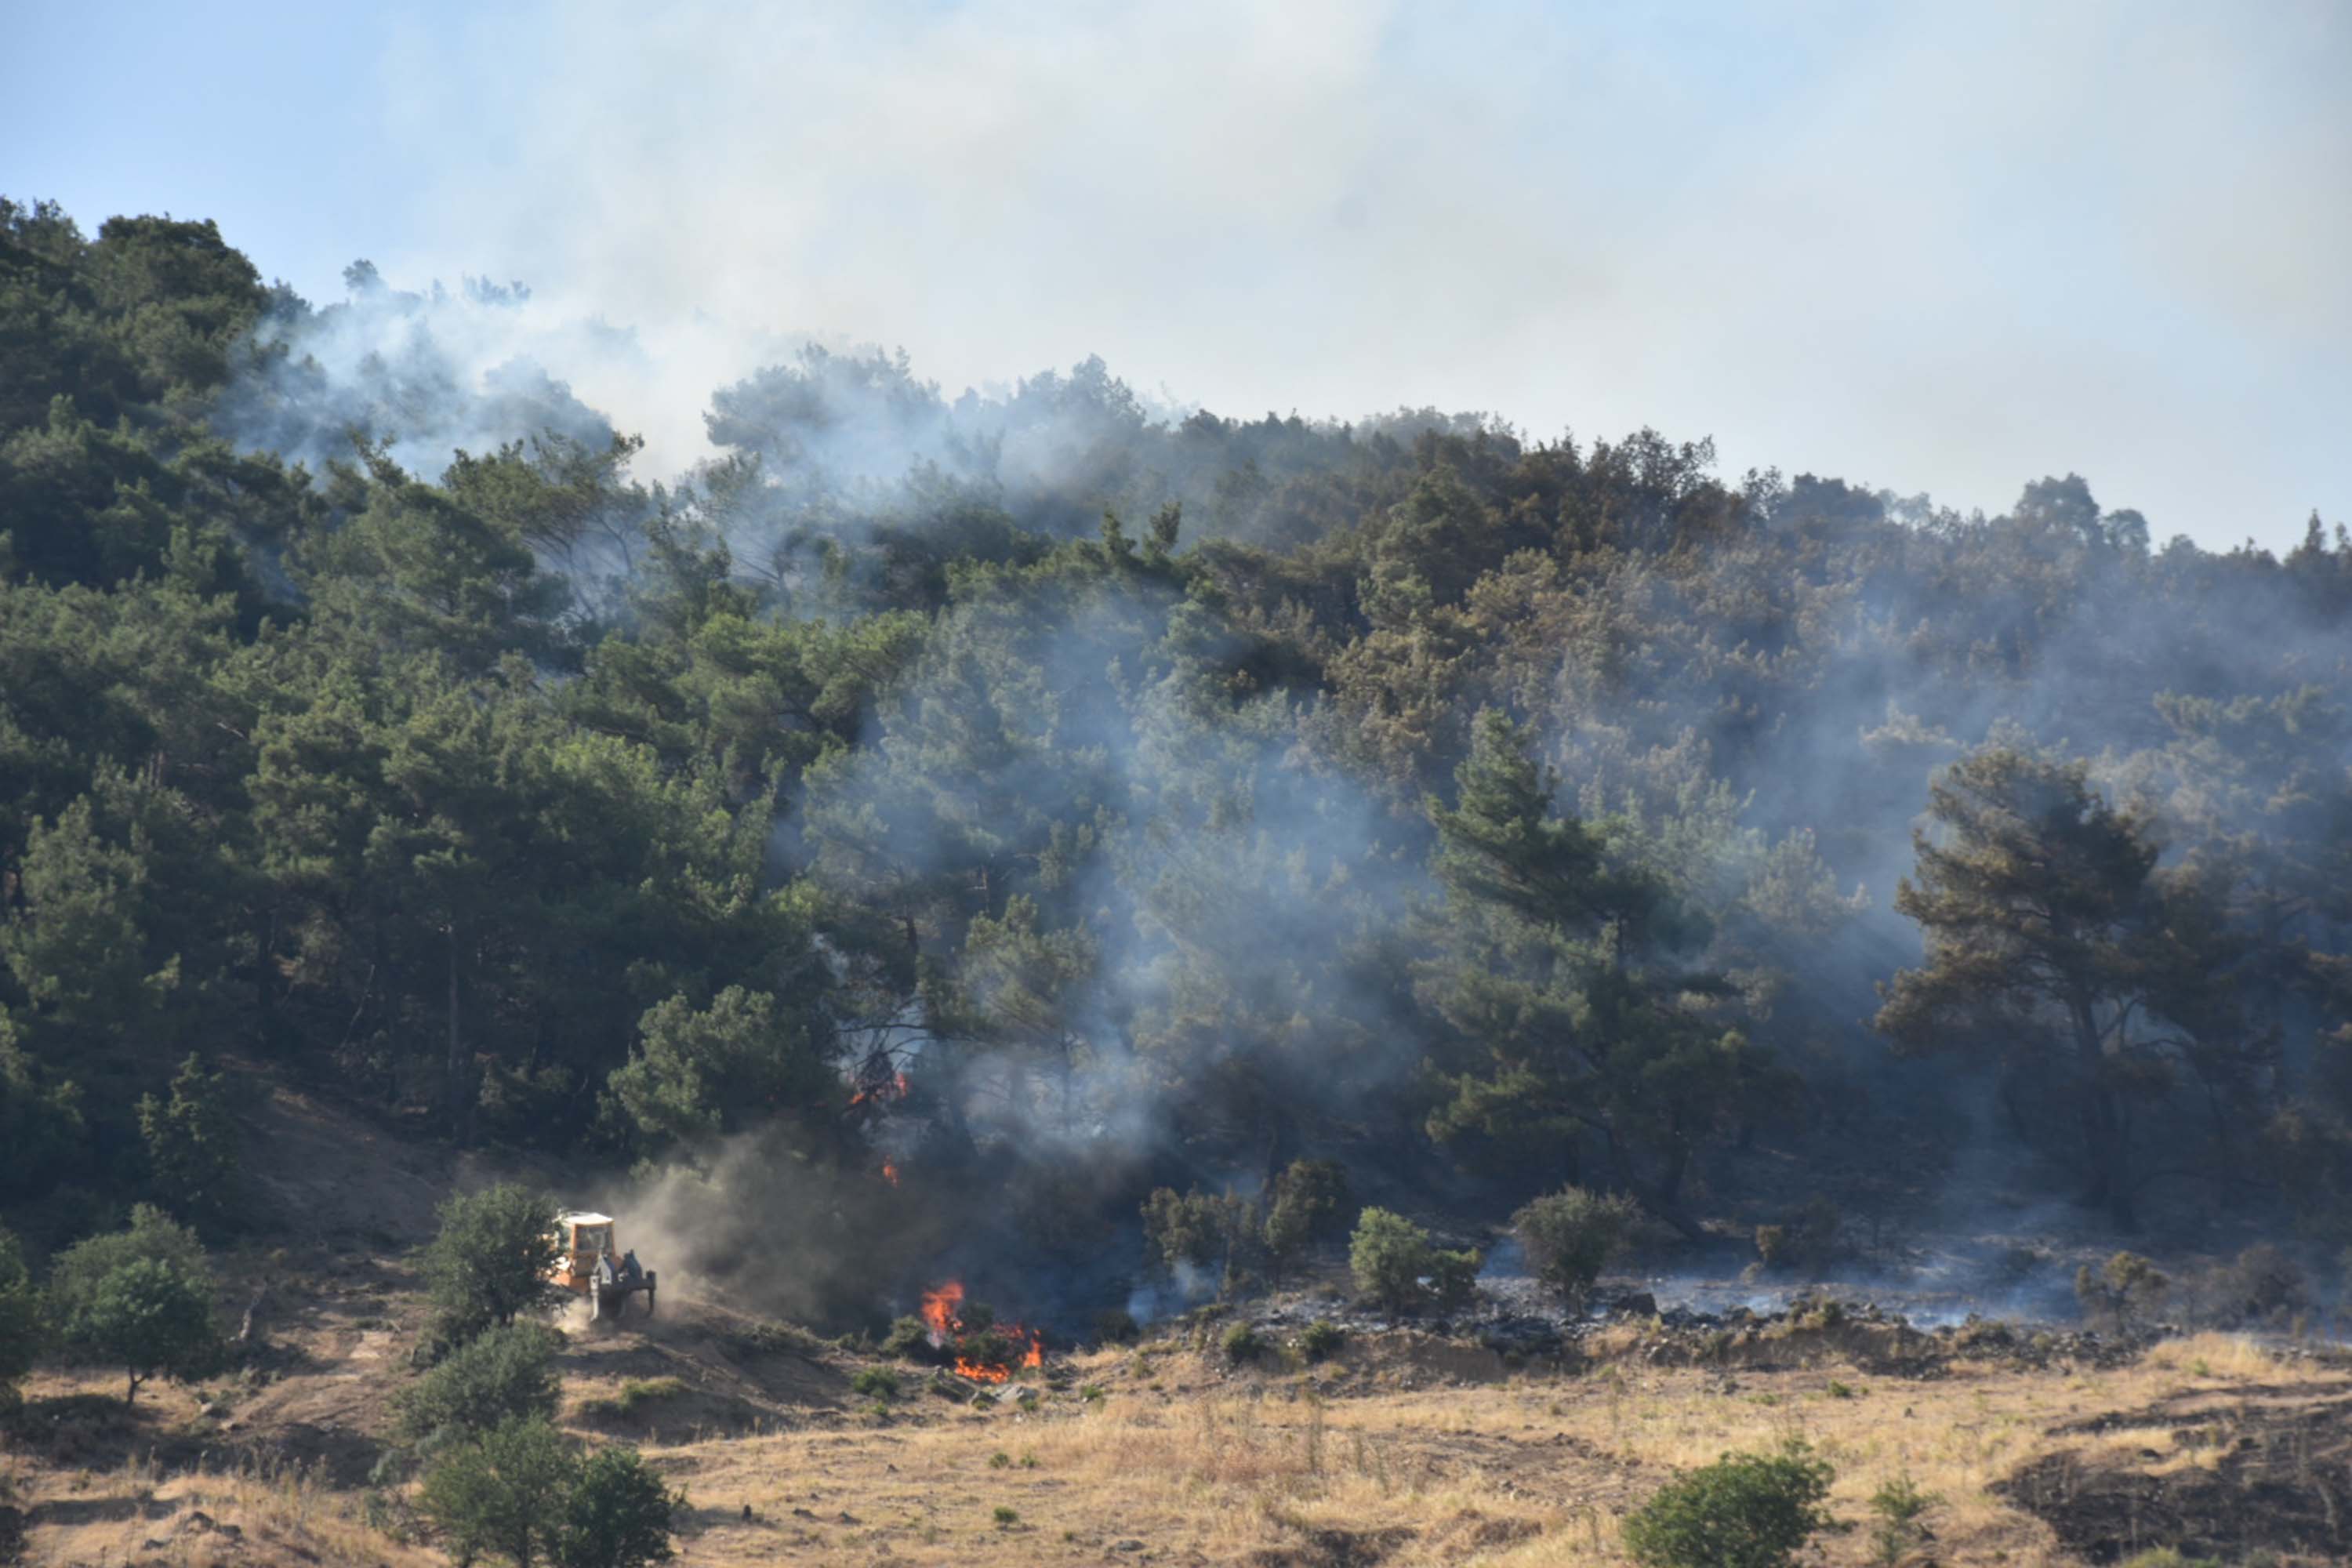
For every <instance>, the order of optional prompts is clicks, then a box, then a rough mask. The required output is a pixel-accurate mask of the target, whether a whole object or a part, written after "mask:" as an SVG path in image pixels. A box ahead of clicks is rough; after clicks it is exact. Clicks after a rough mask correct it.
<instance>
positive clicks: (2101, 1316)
mask: <svg viewBox="0 0 2352 1568" xmlns="http://www.w3.org/2000/svg"><path fill="white" fill-rule="evenodd" d="M2171 1290H2172V1281H2171V1280H2170V1279H2167V1278H2166V1277H2165V1275H2164V1273H2163V1272H2162V1271H2161V1270H2160V1269H2158V1268H2157V1266H2156V1265H2155V1264H2153V1263H2151V1262H2149V1261H2148V1260H2147V1258H2142V1257H2141V1256H2140V1255H2139V1254H2138V1253H2137V1252H2118V1253H2116V1255H2115V1256H2114V1257H2112V1258H2108V1259H2107V1260H2106V1262H2105V1264H2104V1265H2102V1266H2101V1267H2099V1268H2092V1267H2091V1266H2090V1265H2089V1264H2087V1263H2086V1264H2084V1265H2083V1267H2082V1268H2078V1269H2076V1270H2075V1271H2074V1297H2075V1300H2078V1301H2080V1302H2081V1303H2082V1304H2083V1312H2084V1316H2085V1317H2087V1318H2089V1319H2090V1320H2091V1321H2093V1322H2095V1323H2099V1324H2103V1325H2108V1326H2112V1327H2114V1328H2115V1329H2116V1330H2118V1331H2126V1332H2128V1331H2130V1330H2131V1328H2132V1327H2133V1325H2134V1324H2135V1323H2138V1322H2144V1321H2147V1319H2148V1318H2149V1317H2151V1316H2153V1315H2154V1314H2155V1312H2156V1311H2157V1310H2158V1309H2159V1308H2161V1307H2162V1306H2163V1304H2164V1300H2165V1298H2166V1297H2167V1296H2168V1295H2169V1294H2170V1293H2171Z"/></svg>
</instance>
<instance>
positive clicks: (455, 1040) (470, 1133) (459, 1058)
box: [448, 915, 475, 1148]
mask: <svg viewBox="0 0 2352 1568" xmlns="http://www.w3.org/2000/svg"><path fill="white" fill-rule="evenodd" d="M448 935H449V1110H450V1112H451V1115H452V1117H453V1118H454V1120H455V1122H456V1127H455V1131H456V1133H457V1143H458V1146H459V1147H460V1148H467V1147H470V1146H471V1145H472V1143H473V1142H474V1108H473V1100H474V1099H475V1097H474V1096H473V1095H471V1094H469V1093H467V1087H468V1086H467V1081H466V1079H467V1073H466V1058H465V1049H466V1047H465V1040H464V1037H463V1035H462V1033H461V1032H460V1030H459V1028H458V1026H457V917H456V916H455V915H452V916H450V917H449V926H448Z"/></svg>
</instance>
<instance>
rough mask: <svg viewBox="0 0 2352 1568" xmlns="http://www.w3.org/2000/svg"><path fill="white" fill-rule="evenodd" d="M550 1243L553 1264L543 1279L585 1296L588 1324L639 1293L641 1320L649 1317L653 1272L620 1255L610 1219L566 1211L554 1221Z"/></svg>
mask: <svg viewBox="0 0 2352 1568" xmlns="http://www.w3.org/2000/svg"><path fill="white" fill-rule="evenodd" d="M554 1240H555V1262H554V1264H553V1266H552V1267H551V1268H549V1270H548V1279H549V1281H550V1282H551V1283H552V1284H555V1285H558V1286H561V1287H562V1289H566V1290H569V1291H571V1292H572V1293H573V1294H574V1295H579V1296H585V1297H587V1298H588V1306H589V1316H590V1317H591V1318H592V1319H599V1320H601V1319H603V1318H604V1317H605V1316H606V1315H607V1314H615V1315H617V1314H618V1312H619V1311H620V1310H621V1308H622V1307H623V1306H624V1305H625V1303H626V1302H627V1300H628V1299H629V1298H630V1297H631V1296H633V1295H635V1294H636V1293H638V1292H639V1291H643V1292H644V1293H645V1298H646V1316H648V1317H650V1316H652V1315H653V1310H654V1287H655V1283H656V1279H655V1275H654V1271H653V1270H652V1269H650V1268H641V1267H639V1266H638V1263H637V1257H636V1254H635V1253H634V1252H623V1251H622V1250H621V1247H620V1242H619V1240H618V1239H617V1237H615V1235H614V1225H613V1216H612V1215H607V1214H591V1213H589V1212H587V1211H586V1210H584V1209H568V1210H566V1211H565V1212H564V1213H562V1214H560V1215H557V1216H556V1218H555V1237H554Z"/></svg>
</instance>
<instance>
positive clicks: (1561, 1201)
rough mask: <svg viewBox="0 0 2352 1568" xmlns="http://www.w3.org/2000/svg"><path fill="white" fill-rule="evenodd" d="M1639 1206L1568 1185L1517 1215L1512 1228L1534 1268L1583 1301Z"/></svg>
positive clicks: (1575, 1303)
mask: <svg viewBox="0 0 2352 1568" xmlns="http://www.w3.org/2000/svg"><path fill="white" fill-rule="evenodd" d="M1638 1212H1639V1211H1638V1210H1636V1209H1635V1207H1634V1205H1633V1203H1632V1202H1631V1200H1629V1199H1626V1198H1622V1197H1618V1196H1616V1195H1614V1194H1601V1193H1590V1192H1587V1191H1585V1190H1584V1189H1583V1188H1582V1187H1563V1188H1561V1189H1560V1190H1559V1192H1557V1193H1554V1194H1551V1195H1549V1197H1540V1198H1538V1199H1536V1200H1535V1201H1534V1202H1533V1203H1531V1204H1529V1205H1527V1206H1526V1207H1525V1208H1522V1209H1521V1210H1519V1212H1518V1213H1517V1214H1515V1215H1512V1216H1511V1233H1512V1234H1513V1235H1514V1236H1516V1237H1518V1240H1519V1245H1520V1246H1521V1247H1524V1248H1526V1249H1527V1255H1528V1270H1529V1272H1531V1273H1533V1274H1534V1276H1535V1277H1536V1278H1537V1279H1539V1280H1541V1281H1542V1282H1543V1283H1544V1284H1545V1285H1546V1286H1547V1287H1549V1289H1551V1291H1552V1292H1553V1294H1555V1295H1557V1296H1558V1297H1559V1299H1560V1300H1561V1301H1563V1302H1565V1303H1566V1304H1567V1305H1569V1306H1570V1307H1580V1306H1582V1305H1583V1304H1584V1300H1585V1298H1586V1297H1587V1296H1589V1295H1591V1292H1592V1287H1593V1284H1594V1282H1595V1281H1597V1280H1598V1279H1600V1278H1601V1269H1603V1268H1607V1267H1608V1265H1609V1259H1610V1258H1612V1256H1613V1255H1614V1254H1615V1253H1616V1251H1617V1249H1618V1247H1621V1246H1622V1245H1623V1244H1624V1240H1625V1234H1626V1232H1628V1231H1629V1230H1631V1229H1632V1228H1633V1221H1634V1218H1635V1215H1637V1213H1638Z"/></svg>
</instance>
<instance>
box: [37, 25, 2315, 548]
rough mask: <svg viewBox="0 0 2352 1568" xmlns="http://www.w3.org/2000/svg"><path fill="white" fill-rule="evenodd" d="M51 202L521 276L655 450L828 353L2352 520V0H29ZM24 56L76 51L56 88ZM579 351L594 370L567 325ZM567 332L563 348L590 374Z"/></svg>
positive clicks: (601, 392) (2293, 533)
mask: <svg viewBox="0 0 2352 1568" xmlns="http://www.w3.org/2000/svg"><path fill="white" fill-rule="evenodd" d="M9 30H10V34H11V37H12V38H13V39H14V40H15V41H16V44H17V45H18V47H20V49H21V51H22V52H21V54H20V56H19V60H20V65H19V68H17V69H16V70H15V71H13V72H12V73H11V81H10V90H9V92H8V93H7V94H5V95H0V191H5V192H6V193H7V194H9V195H14V196H16V197H18V198H20V199H24V198H30V197H50V198H55V199H57V200H58V201H61V202H62V203H64V204H65V205H66V206H67V208H68V210H69V211H71V212H72V213H74V214H75V215H76V216H78V217H79V218H81V219H82V221H83V223H84V225H85V226H87V227H90V228H95V226H97V224H98V222H99V221H100V220H101V219H103V218H104V217H105V216H110V215H111V214H114V213H118V212H166V211H168V212H170V213H173V215H175V216H182V217H192V216H209V217H214V218H217V219H218V220H219V221H220V223H221V226H222V227H223V230H224V232H225V233H226V235H227V237H228V238H229V239H230V241H231V242H232V243H234V244H236V245H237V246H239V247H241V248H243V249H245V250H246V251H247V253H248V254H249V255H251V256H252V257H253V258H255V260H256V262H257V265H258V266H259V267H260V268H261V269H262V271H263V272H264V274H265V275H267V276H270V277H275V278H283V279H286V280H288V281H289V282H290V283H292V284H293V285H294V286H295V287H296V288H297V289H299V290H300V291H301V292H302V293H303V294H305V295H306V296H308V297H310V299H312V300H316V301H320V302H326V301H329V300H335V299H338V298H340V297H341V293H342V283H341V269H342V268H343V267H344V265H345V264H346V263H348V262H350V261H351V260H352V259H354V258H360V257H366V258H370V259H372V260H373V261H374V262H375V263H376V264H377V265H378V267H379V268H381V269H382V270H383V274H384V275H385V276H386V277H387V278H388V279H391V280H393V281H394V283H396V284H399V285H401V286H404V287H419V286H422V285H423V284H425V282H427V281H429V280H430V279H436V278H439V279H447V280H449V281H450V282H451V283H452V284H454V283H455V282H456V280H457V279H459V278H461V277H464V276H482V277H488V278H491V279H499V280H509V279H519V280H521V281H523V282H525V283H527V284H529V285H530V288H531V289H532V290H533V300H532V306H531V309H532V310H534V311H537V312H539V313H540V314H541V317H542V318H543V319H544V320H545V321H549V322H570V323H574V324H578V323H599V324H601V326H602V327H603V328H605V329H611V330H610V331H602V332H598V333H586V334H583V333H580V332H573V333H571V334H570V335H569V336H568V337H564V338H563V341H567V342H580V341H586V340H591V339H593V340H594V341H601V342H616V341H617V342H626V343H627V344H628V345H629V347H630V353H627V354H625V355H618V356H609V357H608V358H607V359H606V361H605V362H604V363H587V362H585V361H583V363H580V364H578V365H569V364H554V365H551V367H550V368H551V369H552V370H554V371H556V372H557V373H558V374H566V375H568V376H569V377H570V378H571V379H572V380H573V382H574V384H575V385H576V386H578V387H579V389H580V390H581V392H582V394H583V396H584V397H586V398H587V400H588V401H590V402H591V403H592V404H594V405H596V406H598V407H600V408H602V409H603V410H604V411H605V412H606V413H607V414H609V415H611V416H613V417H614V419H615V421H616V422H617V423H618V424H620V425H621V426H622V427H624V428H629V429H635V430H638V431H641V432H643V433H644V434H646V436H647V437H648V441H649V446H648V451H647V460H648V462H649V463H650V464H651V465H652V466H654V467H655V468H665V467H667V468H676V467H678V466H681V465H683V464H684V463H686V462H688V461H690V460H692V458H694V457H695V456H697V455H698V453H699V451H700V450H701V447H700V434H699V432H700V426H699V416H700V412H701V410H702V408H703V406H704V405H705V404H706V403H707V399H708V395H709V392H710V390H711V389H713V388H714V387H716V386H718V385H719V384H724V383H726V382H729V381H731V380H733V379H735V378H738V377H740V376H741V375H742V374H746V373H748V372H749V371H750V370H751V369H753V368H756V367H757V366H758V365H759V364H760V363H765V362H766V361H767V360H769V359H772V357H774V356H775V354H776V353H778V351H779V345H780V344H782V343H785V342H791V341H793V340H794V339H795V338H797V337H803V336H814V337H817V338H819V339H821V340H823V341H826V342H834V343H836V344H842V345H852V344H866V343H872V344H878V345H881V346H885V347H889V348H899V347H903V348H904V349H906V350H907V351H908V353H909V354H910V355H911V356H912V359H913V361H914V363H915V366H916V368H917V370H918V372H919V373H920V374H923V375H925V376H926V377H928V378H929V379H932V380H935V381H937V382H939V383H940V384H942V385H943V386H945V387H946V388H947V389H948V390H949V391H950V393H951V394H952V393H953V392H954V391H956V390H958V389H961V387H963V386H965V385H969V384H980V385H992V384H1005V383H1009V382H1011V381H1012V380H1013V379H1014V378H1016V377H1018V376H1021V375H1024V374H1033V373H1034V372H1036V371H1038V370H1041V369H1045V368H1047V367H1049V366H1063V367H1066V366H1068V365H1069V364H1072V363H1076V361H1078V360H1080V359H1083V358H1084V357H1085V356H1087V355H1088V354H1090V353H1099V354H1100V355H1102V356H1103V358H1104V359H1105V360H1107V361H1108V363H1109V364H1110V366H1111V368H1112V369H1113V370H1114V371H1115V372H1116V373H1117V374H1119V375H1121V376H1122V377H1124V378H1125V379H1127V380H1128V381H1129V382H1130V383H1131V384H1134V385H1136V386H1137V387H1138V388H1139V390H1142V391H1145V392H1147V393H1150V394H1153V395H1158V396H1160V397H1162V398H1164V399H1166V400H1168V401H1170V402H1173V403H1176V404H1179V405H1200V406H1205V407H1208V408H1211V409H1214V410H1216V411H1217V412H1220V413H1223V414H1227V415H1234V416H1255V415H1258V414H1261V413H1265V412H1267V411H1275V412H1279V413H1290V412H1294V411H1295V412H1298V413H1301V414H1305V415H1308V416H1341V417H1346V416H1358V415H1362V414H1366V413H1370V412H1375V411H1380V410H1385V409H1391V408H1395V407H1398V406H1400V405H1414V406H1420V405H1438V406H1441V407H1444V408H1448V409H1476V410H1483V411H1487V412H1491V413H1493V414H1496V415H1498V416H1502V417H1504V418H1506V419H1507V420H1509V421H1510V422H1512V423H1513V424H1514V425H1515V426H1517V427H1518V428H1519V429H1520V430H1521V431H1522V432H1523V433H1525V434H1526V435H1528V436H1529V437H1535V438H1551V437H1558V436H1559V435H1561V434H1562V433H1564V432H1568V431H1573V432H1574V433H1575V434H1576V435H1578V436H1579V437H1583V438H1587V439H1590V438H1591V437H1614V436H1619V435H1622V434H1624V433H1626V432H1628V431H1631V430H1633V429H1637V428H1639V427H1641V426H1654V427H1655V428H1657V429H1659V430H1661V431H1663V432H1664V433H1665V434H1666V435H1667V436H1669V437H1675V438H1677V439H1688V438H1694V437H1699V436H1712V437H1714V438H1715V439H1716V441H1717V446H1718V448H1719V450H1720V452H1721V455H1722V467H1723V468H1725V469H1726V470H1727V472H1728V473H1730V474H1733V475H1737V474H1738V473H1740V472H1741V471H1743V470H1745V469H1747V468H1750V467H1761V466H1765V465H1774V466H1778V467H1780V468H1782V469H1783V470H1784V471H1785V472H1787V473H1789V474H1792V475H1793V474H1797V473H1803V472H1811V473H1819V474H1823V475H1835V476H1837V477H1840V478H1843V479H1848V480H1851V481H1853V482H1856V483H1864V484H1868V485H1871V486H1874V487H1884V488H1886V489H1893V490H1895V491H1898V492H1901V493H1903V494H1906V495H1911V494H1917V493H1921V492H1926V493H1927V494H1930V495H1932V496H1933V497H1934V498H1935V500H1937V501H1939V502H1941V503H1943V504H1946V505H1949V506H1954V507H1958V508H1960V509H1962V510H1968V509H1971V508H1982V509H1984V510H1987V511H1998V510H2002V509H2003V508H2005V507H2006V506H2007V505H2008V504H2009V503H2010V502H2011V500H2014V499H2015V497H2016V495H2017V493H2018V491H2019V489H2021V486H2022V485H2023V484H2024V483H2025V482H2026V481H2027V480H2030V479H2035V478H2039V477H2041V476H2042V475H2045V474H2063V473H2066V472H2070V471H2071V472H2079V473H2081V474H2083V475H2084V477H2085V478H2086V479H2089V480H2090V482H2091V485H2092V487H2093V489H2094V491H2095V494H2096V495H2097V496H2098V497H2099V499H2100V500H2101V501H2102V503H2103V504H2105V505H2106V506H2108V507H2111V508H2115V507H2133V508H2137V509H2138V510H2141V511H2142V512H2144V513H2145V514H2146V515H2147V519H2148V521H2149V525H2150V528H2151V530H2152V531H2153V532H2154V534H2155V536H2156V538H2157V539H2158V541H2161V540H2164V539H2166V538H2168V537H2169V536H2171V535H2172V534H2174V533H2187V534H2189V536H2190V537H2192V538H2194V539H2196V540H2198V541H2199V542H2200V543H2203V544H2206V545H2208V546H2212V547H2226V546H2229V545H2231V544H2234V543H2237V542H2241V541H2242V540H2245V539H2248V538H2252V539H2254V540H2256V541H2257V542H2261V543H2263V544H2265V545H2269V546H2271V547H2273V548H2282V547H2285V546H2288V545H2291V544H2292V543H2293V542H2294V541H2295V540H2296V539H2297V538H2299V537H2300V536H2301V533H2302V531H2303V528H2304V523H2305V519H2306V518H2307V517H2308V516H2309V515H2310V513H2311V512H2312V511H2313V510H2318V511H2319V512H2320V513H2321V514H2322V516H2323V517H2324V518H2326V520H2327V521H2330V522H2333V521H2339V520H2340V521H2352V437H2347V433H2352V364H2347V357H2352V282H2347V263H2352V94H2347V92H2346V91H2345V89H2344V84H2345V83H2347V82H2352V0H2260V3H2258V4H2253V5H2245V4H2236V5H2221V4H2212V5H2188V4H2177V3H2173V0H2129V3H2124V0H2041V3H2039V4H2015V5H2012V4H2009V3H2007V0H1974V3H1971V4H1966V5H1936V4H1914V5H1856V4H1847V3H1844V0H1793V3H1790V0H1784V3H1781V4H1775V5H1763V4H1729V3H1717V4H1687V5H1655V4H1644V5H1633V4H1623V5H1620V4H1611V3H1599V4H1588V5H1535V4H1528V3H1525V0H1455V3H1453V4H1445V5H1401V4H1384V3H1381V0H1356V3H1351V4H1325V3H1323V0H1286V3H1285V4H1283V5H1262V4H1256V5H1239V4H1228V3H1226V0H1188V3H1186V4H1183V5H1173V4H1169V5H1105V4H1092V3H1088V4H1075V3H1068V0H1024V3H1021V4H1013V3H1010V0H962V3H948V0H930V3H922V4H914V3H903V0H866V3H865V4H857V5H833V4H825V5H766V6H752V5H711V4H709V3H707V0H666V3H664V4H660V5H645V4H639V5H612V4H605V3H604V0H578V3H574V4H563V5H558V4H546V3H541V4H511V5H509V4H498V3H496V0H488V3H483V0H475V3H471V4H466V5H458V4H455V3H454V0H422V3H419V4H412V5H367V4H363V3H354V4H351V5H345V6H341V7H331V8H323V9H322V8H320V7H317V6H315V5H300V6H298V5H293V4H291V3H289V0H243V3H240V4H237V5H225V4H219V3H217V0H174V3H173V4H170V5H164V4H152V3H133V0H79V3H74V4H58V3H57V0H29V4H28V5H25V6H22V7H19V8H18V9H17V11H16V15H15V16H12V19H11V23H10V29H9ZM27 62H29V63H30V66H31V68H26V63H27ZM555 336H562V334H556V335H555ZM555 336H551V338H550V339H549V341H555Z"/></svg>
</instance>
